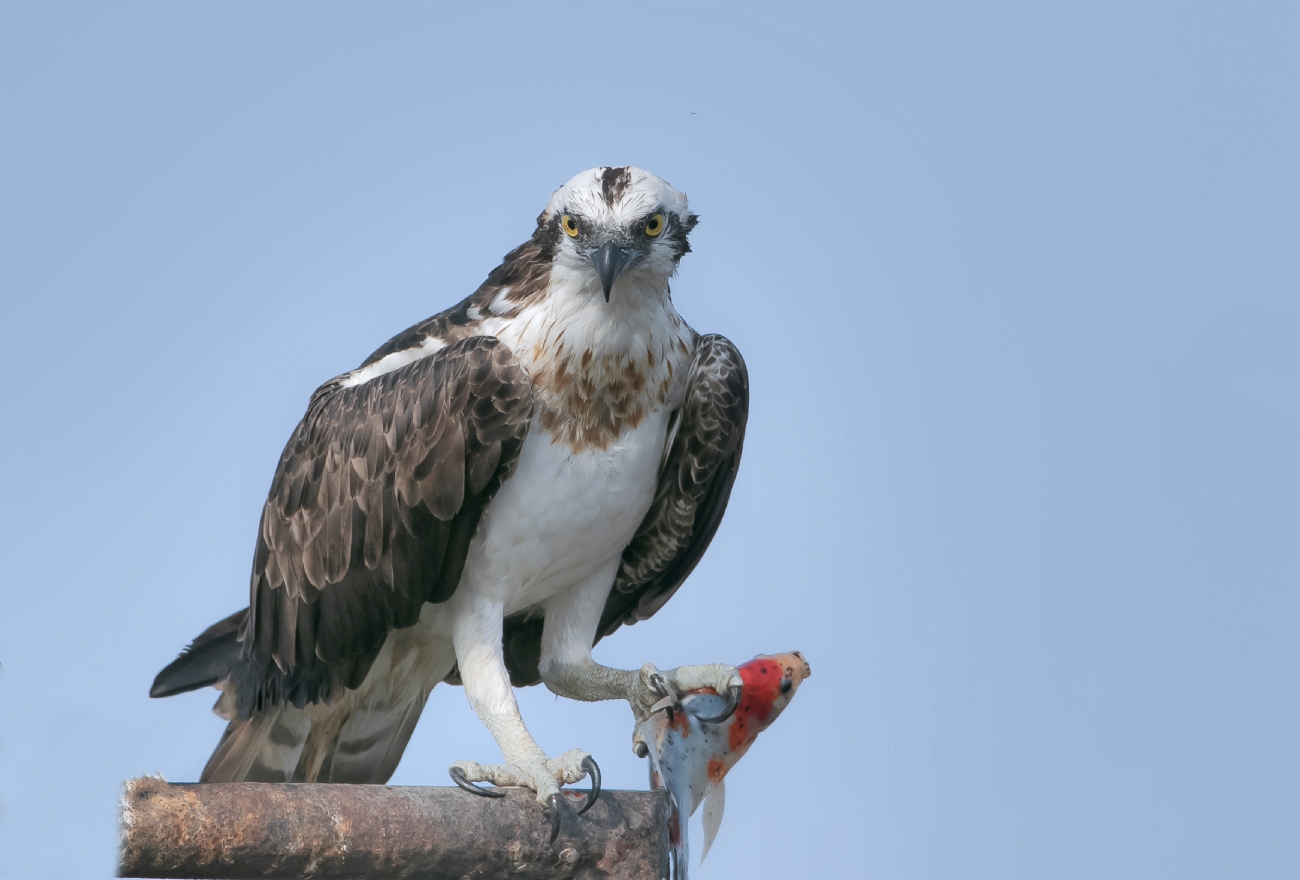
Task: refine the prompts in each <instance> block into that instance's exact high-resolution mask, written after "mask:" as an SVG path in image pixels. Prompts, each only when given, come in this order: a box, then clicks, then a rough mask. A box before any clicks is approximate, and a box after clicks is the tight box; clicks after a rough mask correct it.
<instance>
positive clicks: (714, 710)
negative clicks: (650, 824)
mask: <svg viewBox="0 0 1300 880" xmlns="http://www.w3.org/2000/svg"><path fill="white" fill-rule="evenodd" d="M738 669H739V672H740V678H741V681H742V682H744V686H743V688H742V689H741V695H740V701H739V703H738V705H737V706H736V711H735V713H734V714H733V715H732V716H731V717H730V718H727V719H726V720H724V721H722V722H720V723H717V724H712V723H709V722H706V721H701V720H700V718H701V717H703V718H710V717H715V716H717V715H718V714H720V712H721V711H722V709H723V708H724V704H725V701H724V700H723V698H722V697H720V696H718V695H717V694H716V693H714V692H713V691H712V690H711V689H706V690H703V691H693V692H691V693H688V694H684V695H683V696H682V701H681V710H664V711H659V712H655V713H654V714H653V715H651V716H650V717H649V718H647V719H646V720H645V721H643V722H642V723H641V724H640V725H638V726H637V738H638V739H639V740H640V741H642V742H644V743H645V744H646V746H647V747H648V750H649V758H650V786H651V788H654V789H660V788H663V789H667V790H668V793H669V796H670V797H671V800H672V807H671V813H670V816H669V827H668V834H669V842H670V844H671V845H672V851H673V878H674V880H685V878H686V870H687V864H688V857H689V847H688V842H687V835H686V820H687V819H689V818H690V817H691V816H692V815H694V813H695V810H696V808H697V807H698V806H699V805H700V803H701V802H704V852H703V855H701V860H703V857H704V856H706V855H708V852H709V847H710V846H711V845H712V843H713V838H714V836H715V835H716V834H717V832H718V827H719V826H720V825H721V823H722V811H723V805H724V797H725V788H724V786H723V779H724V778H725V777H726V775H727V773H728V772H729V771H730V770H731V768H732V767H734V766H735V765H736V762H737V761H739V760H740V758H741V756H742V755H744V754H745V752H746V751H748V750H749V747H750V746H751V745H753V744H754V740H755V739H757V738H758V735H759V734H760V733H762V732H763V731H764V730H766V729H767V728H768V727H770V726H771V725H772V722H774V721H776V718H777V716H778V715H780V714H781V712H782V710H784V709H785V707H786V706H788V705H789V704H790V700H792V699H793V698H794V694H795V691H796V690H797V689H798V688H799V685H800V683H801V682H802V681H803V680H804V679H805V678H807V677H808V676H809V675H810V674H811V671H812V670H811V669H810V668H809V666H808V661H807V660H805V659H804V658H803V655H802V654H800V653H799V652H798V651H792V652H790V653H788V654H773V655H770V656H769V655H760V656H758V657H755V658H754V659H753V660H751V661H749V662H748V663H745V664H744V665H742V666H740V667H738Z"/></svg>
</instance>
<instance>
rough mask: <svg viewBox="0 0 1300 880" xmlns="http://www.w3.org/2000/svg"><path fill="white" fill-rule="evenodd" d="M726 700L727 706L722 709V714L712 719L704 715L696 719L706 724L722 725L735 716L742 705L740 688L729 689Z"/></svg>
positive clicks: (733, 686)
mask: <svg viewBox="0 0 1300 880" xmlns="http://www.w3.org/2000/svg"><path fill="white" fill-rule="evenodd" d="M725 699H726V701H727V704H726V705H725V706H723V707H722V713H721V714H719V715H715V716H714V717H712V718H705V717H704V716H703V715H696V716H695V717H696V718H697V719H699V720H700V721H703V722H704V723H705V724H721V723H722V722H724V721H726V720H727V719H728V718H730V717H731V716H732V715H734V714H735V712H736V707H737V706H739V705H740V688H739V687H737V686H736V685H732V686H731V687H729V688H727V696H726V697H725Z"/></svg>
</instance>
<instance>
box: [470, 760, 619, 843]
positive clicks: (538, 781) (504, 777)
mask: <svg viewBox="0 0 1300 880" xmlns="http://www.w3.org/2000/svg"><path fill="white" fill-rule="evenodd" d="M448 772H449V773H450V774H451V778H452V781H453V782H455V783H456V784H457V785H459V786H460V787H461V788H463V789H465V790H466V791H469V792H473V793H474V794H477V795H482V796H484V797H504V796H505V792H498V791H493V790H492V789H489V788H480V787H478V786H477V785H475V784H474V783H476V782H490V783H492V784H493V785H496V786H503V785H518V786H522V787H524V788H529V789H532V790H533V792H534V793H535V794H536V795H537V800H538V801H539V802H540V803H541V804H542V805H543V806H545V807H546V814H547V818H548V819H549V820H550V822H551V842H552V843H554V842H555V838H556V837H557V836H558V835H559V833H560V822H561V818H562V814H563V813H566V812H567V813H573V812H574V809H573V805H572V804H571V803H570V802H569V800H568V798H566V797H565V796H564V795H563V794H562V793H561V792H560V788H561V786H565V785H570V784H572V783H574V782H578V781H579V780H581V779H582V778H583V777H584V776H590V777H591V794H590V795H588V796H587V800H586V802H585V803H583V805H582V807H581V808H580V809H578V810H577V811H576V812H577V815H579V816H581V815H582V814H583V813H585V812H587V811H588V810H590V809H591V807H592V805H594V804H595V803H596V799H597V798H598V797H600V767H599V766H597V764H596V761H595V759H594V758H592V757H591V755H588V754H587V753H586V752H584V751H582V750H581V749H570V750H569V751H567V752H565V753H564V754H562V755H560V756H559V757H558V758H546V757H538V758H536V759H533V760H525V761H521V762H517V763H511V764H479V763H477V762H475V761H457V762H456V763H455V764H452V765H451V768H450V770H449V771H448Z"/></svg>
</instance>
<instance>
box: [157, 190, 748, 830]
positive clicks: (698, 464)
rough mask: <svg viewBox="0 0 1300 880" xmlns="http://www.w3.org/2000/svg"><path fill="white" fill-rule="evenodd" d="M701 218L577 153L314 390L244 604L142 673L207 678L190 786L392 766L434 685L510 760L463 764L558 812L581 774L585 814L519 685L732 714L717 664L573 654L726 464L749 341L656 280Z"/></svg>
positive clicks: (659, 586) (722, 500)
mask: <svg viewBox="0 0 1300 880" xmlns="http://www.w3.org/2000/svg"><path fill="white" fill-rule="evenodd" d="M696 222H697V218H696V216H695V215H694V214H692V213H691V212H690V209H689V208H688V206H687V200H686V196H685V195H683V194H682V193H680V192H678V191H677V190H675V189H673V188H672V187H671V186H669V185H668V184H667V183H666V182H665V181H663V180H661V179H660V178H658V177H656V176H654V175H652V174H650V173H648V172H646V171H643V170H641V169H639V168H633V167H603V168H596V169H593V170H590V171H585V172H583V173H582V174H579V175H578V176H576V177H574V178H573V179H572V180H570V181H569V182H568V183H566V184H565V185H564V186H562V187H560V188H559V189H558V190H556V191H555V193H554V194H553V195H552V196H551V199H550V202H549V203H548V204H547V206H546V209H545V210H544V211H543V212H542V213H541V215H540V216H539V217H538V219H537V228H536V230H535V231H534V232H533V234H532V237H531V238H530V239H529V240H528V241H526V242H524V243H523V244H522V245H520V246H519V247H517V248H515V249H514V250H513V251H511V252H510V253H509V254H507V255H506V257H505V259H504V261H503V262H502V263H501V265H500V266H498V267H497V268H496V269H494V270H493V271H492V272H491V273H490V274H489V275H488V277H487V280H486V281H485V282H484V283H483V284H482V286H480V287H479V288H478V290H477V291H475V292H474V293H473V294H472V295H470V296H469V298H467V299H465V300H463V301H462V302H461V303H459V304H458V305H455V306H453V307H452V308H450V309H448V310H446V311H444V312H441V313H439V314H437V315H434V316H433V317H432V318H429V319H428V320H426V321H423V322H422V323H419V324H416V325H415V326H413V327H411V328H410V329H408V330H406V331H404V332H402V333H400V334H398V335H397V336H395V337H393V338H392V339H391V340H389V341H388V342H387V343H385V344H384V345H383V346H382V347H380V348H379V349H378V350H377V351H375V353H374V354H372V355H371V356H370V357H369V358H367V359H366V360H365V361H364V362H363V363H362V364H361V366H359V367H358V368H356V369H355V370H352V371H351V372H348V373H344V374H342V375H340V376H336V377H335V378H333V379H330V380H329V381H328V382H326V383H325V384H323V385H321V386H320V388H318V389H317V390H316V392H315V393H314V394H313V395H312V397H311V401H310V403H309V404H308V406H307V413H306V415H304V416H303V419H302V421H301V422H300V423H299V424H298V427H297V428H296V429H295V430H294V432H293V435H292V436H291V437H290V438H289V441H288V444H287V445H286V446H285V448H284V452H283V453H282V454H281V456H280V461H279V464H278V465H277V466H276V470H275V476H274V478H273V480H272V482H271V489H270V492H269V494H268V497H267V499H266V504H265V506H264V507H263V509H262V518H261V524H260V526H259V528H258V532H257V544H256V548H255V550H254V553H253V567H252V578H251V586H250V592H249V605H248V607H247V608H246V609H244V610H242V611H239V612H237V613H235V614H233V615H231V616H230V617H228V618H226V619H224V620H222V621H220V622H219V623H217V624H215V625H213V626H212V627H210V628H209V629H207V630H206V631H205V632H203V633H202V634H200V635H199V636H198V637H197V638H196V639H195V640H194V642H193V643H192V644H191V645H190V646H189V647H188V648H187V649H186V651H185V652H184V653H182V654H181V656H180V657H178V658H177V659H176V660H175V661H174V662H173V663H172V664H171V665H169V666H168V667H167V668H165V669H164V670H163V671H162V672H160V673H159V674H158V677H157V679H156V680H155V682H154V684H153V688H152V690H151V692H150V693H151V696H155V697H162V696H170V695H172V694H177V693H182V692H184V691H189V690H193V689H195V688H199V687H203V686H207V685H215V686H216V687H218V688H219V689H220V690H221V692H222V693H221V696H220V697H219V698H218V700H217V705H216V711H217V712H218V714H220V715H222V716H223V717H224V718H226V719H227V720H228V721H229V724H228V726H227V728H226V730H225V733H224V735H223V736H222V738H221V741H220V743H219V744H218V745H217V747H216V750H215V751H214V752H213V754H212V757H211V758H210V759H209V761H208V763H207V766H206V767H205V768H204V770H203V774H202V777H201V780H202V781H207V782H232V781H264V782H278V781H285V782H287V781H308V782H310V781H320V782H352V783H383V782H386V781H387V780H388V778H389V777H390V776H391V775H392V773H393V771H394V770H395V769H396V767H397V763H398V760H399V759H400V758H401V756H402V752H403V750H404V749H405V747H406V744H407V741H408V740H409V738H410V736H411V732H412V731H413V730H414V728H415V724H416V721H417V720H418V719H419V716H420V712H421V710H422V709H423V708H424V704H425V701H426V699H427V698H428V696H429V692H430V691H431V690H432V689H433V687H434V686H435V685H436V684H438V683H439V682H442V681H446V682H451V683H454V684H463V685H464V688H465V693H466V696H467V697H468V699H469V702H470V704H471V706H472V707H473V709H474V711H475V712H476V713H477V714H478V716H479V718H480V719H481V720H482V721H483V723H484V724H485V725H486V726H487V729H488V730H489V731H490V732H491V734H492V736H493V737H494V738H495V739H496V742H497V744H498V745H499V746H500V748H501V752H502V754H503V756H504V759H505V760H504V762H503V763H500V764H488V765H485V764H479V763H475V762H472V761H461V762H457V763H456V764H453V765H452V767H451V771H450V772H451V775H452V777H453V779H455V780H456V781H457V783H458V784H461V785H462V787H467V788H470V789H473V790H476V791H478V792H480V793H488V794H492V793H494V792H493V790H492V789H486V788H480V787H478V786H476V785H474V783H479V782H488V783H492V784H494V785H520V786H527V787H528V788H531V789H532V790H533V791H534V792H536V794H537V798H538V800H539V801H541V802H542V803H543V804H547V805H550V806H552V807H554V806H556V805H558V804H562V803H564V802H565V799H564V798H563V797H562V796H560V794H559V791H560V787H561V786H564V785H567V784H571V783H574V782H577V781H579V780H580V779H582V778H584V776H587V775H588V774H590V775H591V776H592V782H593V794H592V796H591V798H589V799H588V801H587V803H586V806H590V803H591V802H592V800H594V797H595V796H597V795H598V791H599V769H598V767H597V766H596V764H595V762H594V761H593V760H592V759H591V758H590V756H589V755H587V754H586V753H585V752H583V751H580V750H578V749H573V750H570V751H568V752H565V753H564V754H561V755H559V756H556V757H548V756H547V755H546V754H545V753H544V752H543V751H542V749H541V748H540V747H539V746H538V745H537V743H536V742H535V741H534V740H533V738H532V736H531V735H529V733H528V730H527V728H526V727H525V726H524V721H523V719H522V718H521V717H520V713H519V707H518V704H517V703H516V701H515V696H514V692H513V690H512V685H514V686H525V685H533V684H537V683H539V682H544V683H545V684H546V686H547V687H548V688H550V690H552V691H554V692H555V693H556V694H559V695H561V696H565V697H570V698H572V699H577V700H587V701H593V700H627V701H628V702H629V703H630V704H631V707H632V710H633V713H634V715H635V716H636V718H637V719H638V720H643V719H645V718H646V717H648V716H649V714H650V710H651V707H652V706H653V705H654V704H655V703H656V702H658V701H660V700H661V699H662V698H664V697H665V695H666V694H670V693H684V692H688V691H694V690H699V689H700V688H712V689H713V690H714V691H715V692H717V693H718V694H722V695H725V696H727V697H728V698H729V699H730V700H731V708H734V704H735V700H736V699H737V698H738V695H739V693H740V689H741V684H742V681H741V678H740V676H739V673H738V672H737V670H736V668H735V667H733V666H728V665H723V664H709V665H700V666H684V667H680V668H677V669H674V670H669V671H664V672H660V671H659V670H657V669H656V668H655V667H654V666H653V665H652V664H646V665H645V666H643V667H641V668H640V669H636V670H623V669H615V668H611V667H607V666H602V665H600V664H598V663H596V662H595V661H594V660H593V659H592V647H593V646H594V644H595V643H596V642H597V641H599V640H600V639H601V638H603V637H604V636H607V635H610V634H611V633H613V632H614V631H615V630H617V629H618V628H619V627H620V626H622V625H623V624H631V623H635V622H636V621H638V620H645V619H647V618H648V617H650V616H651V615H652V614H654V613H655V612H656V611H658V610H659V608H661V607H662V606H663V604H664V603H665V602H667V601H668V599H669V598H670V597H671V596H672V595H673V593H674V592H675V591H676V590H677V588H678V587H679V586H680V585H681V583H682V581H684V580H685V579H686V577H687V576H688V575H689V574H690V572H691V570H692V569H693V568H694V567H695V565H696V563H697V562H698V561H699V559H700V557H701V555H702V554H703V553H704V551H705V549H706V548H707V547H708V545H709V542H710V541H711V540H712V538H713V535H714V533H715V532H716V531H717V528H718V524H719V522H720V521H721V518H722V514H723V511H724V509H725V508H726V506H727V500H728V498H729V496H730V494H731V488H732V485H733V482H734V480H735V477H736V469H737V467H738V465H739V463H740V454H741V445H742V441H743V439H744V433H745V420H746V416H747V413H748V406H749V385H748V378H747V374H746V370H745V364H744V361H743V360H742V359H741V356H740V352H739V351H737V349H736V347H735V346H734V345H732V343H731V342H729V341H728V340H727V339H725V338H723V337H721V336H717V335H700V334H697V333H696V332H695V331H694V330H693V329H691V327H690V326H688V325H687V323H686V322H685V321H684V320H683V319H682V318H681V316H679V315H678V313H677V310H676V308H675V307H674V305H673V301H672V296H671V293H670V290H669V281H670V279H671V278H672V277H673V275H674V274H675V273H676V271H677V265H678V262H679V261H680V260H681V258H682V256H683V255H684V254H686V253H688V252H689V251H690V244H689V242H688V236H689V234H690V232H691V230H692V229H693V228H694V227H695V224H696ZM586 806H584V809H585V808H586ZM568 809H572V807H569V808H568Z"/></svg>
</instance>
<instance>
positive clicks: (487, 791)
mask: <svg viewBox="0 0 1300 880" xmlns="http://www.w3.org/2000/svg"><path fill="white" fill-rule="evenodd" d="M447 773H448V775H450V776H451V781H452V782H454V783H456V784H457V785H459V786H460V787H461V788H463V789H465V790H466V791H467V792H469V793H470V794H476V795H478V796H479V797H487V798H502V797H505V796H506V793H505V792H504V791H497V790H496V789H494V788H479V787H478V786H477V785H475V784H474V783H472V782H470V781H469V780H468V779H466V778H465V771H464V770H461V769H460V768H459V767H452V768H451V769H450V770H448V771H447Z"/></svg>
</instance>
